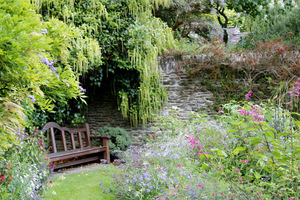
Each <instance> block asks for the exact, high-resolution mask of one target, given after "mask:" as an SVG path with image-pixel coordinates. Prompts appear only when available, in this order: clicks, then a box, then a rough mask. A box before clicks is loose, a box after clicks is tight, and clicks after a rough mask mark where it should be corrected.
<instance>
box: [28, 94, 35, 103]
mask: <svg viewBox="0 0 300 200" xmlns="http://www.w3.org/2000/svg"><path fill="white" fill-rule="evenodd" d="M28 97H29V98H30V99H31V101H32V103H34V102H35V98H34V95H28Z"/></svg>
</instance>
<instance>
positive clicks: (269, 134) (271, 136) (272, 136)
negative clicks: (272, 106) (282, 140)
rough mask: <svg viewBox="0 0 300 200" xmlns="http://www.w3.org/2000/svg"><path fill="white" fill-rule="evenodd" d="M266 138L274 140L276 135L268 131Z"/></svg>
mask: <svg viewBox="0 0 300 200" xmlns="http://www.w3.org/2000/svg"><path fill="white" fill-rule="evenodd" d="M266 137H269V138H272V139H274V133H273V132H272V131H267V132H266Z"/></svg>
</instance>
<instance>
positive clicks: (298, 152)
mask: <svg viewBox="0 0 300 200" xmlns="http://www.w3.org/2000/svg"><path fill="white" fill-rule="evenodd" d="M297 154H299V155H300V150H297V151H294V153H293V154H292V155H297Z"/></svg>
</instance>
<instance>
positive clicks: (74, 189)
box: [45, 165, 118, 200]
mask: <svg viewBox="0 0 300 200" xmlns="http://www.w3.org/2000/svg"><path fill="white" fill-rule="evenodd" d="M117 170H118V169H117V168H116V167H114V166H113V165H109V166H107V167H103V168H101V169H96V170H91V171H85V172H80V173H76V174H68V175H65V176H58V177H56V178H55V179H54V180H53V183H52V186H51V187H50V188H49V189H48V191H47V192H46V195H45V199H47V200H50V199H51V200H56V199H57V200H64V199H65V200H77V199H78V200H83V199H84V200H89V199H91V200H92V199H93V200H96V199H105V200H110V199H112V200H113V199H116V198H115V196H114V195H113V194H112V193H108V194H104V193H103V190H102V189H101V188H100V186H99V183H100V182H101V183H102V185H103V186H104V187H105V188H107V189H108V188H109V186H110V185H111V184H112V181H113V179H112V176H111V174H112V173H111V172H116V171H117ZM55 193H56V194H55Z"/></svg>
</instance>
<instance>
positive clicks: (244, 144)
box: [210, 102, 300, 199]
mask: <svg viewBox="0 0 300 200" xmlns="http://www.w3.org/2000/svg"><path fill="white" fill-rule="evenodd" d="M223 111H225V115H222V116H221V118H220V122H222V123H224V127H225V128H226V129H227V130H228V131H230V132H231V133H232V137H233V138H236V139H235V142H234V143H233V144H231V145H230V146H231V147H230V150H225V151H224V150H222V149H218V148H214V152H215V153H214V154H213V155H212V157H211V158H210V159H211V161H213V160H214V161H215V162H217V163H218V164H217V166H223V167H224V168H222V170H221V171H220V173H219V174H218V175H220V176H222V177H224V178H225V179H226V180H228V181H230V182H231V183H232V184H233V187H234V186H235V185H237V184H240V183H247V182H251V183H252V184H253V186H251V187H249V186H246V187H243V186H241V185H240V186H239V188H240V189H241V190H244V191H245V192H246V194H247V192H249V190H257V191H260V193H262V194H264V195H262V197H265V198H270V197H271V198H280V196H281V195H280V193H281V194H284V195H283V196H284V197H286V198H287V197H293V198H295V199H297V198H299V195H300V194H299V184H298V183H299V178H300V177H299V168H298V166H299V160H300V158H299V150H300V146H299V126H298V124H299V123H298V121H295V120H294V119H293V118H292V117H291V113H289V112H287V111H285V110H282V109H280V108H279V107H273V106H272V105H271V106H270V105H262V106H259V105H254V104H252V103H248V102H243V103H242V104H240V105H239V104H236V103H234V102H233V103H230V104H226V105H224V106H223ZM220 152H222V153H220ZM245 160H247V162H245ZM233 165H235V166H234V167H233ZM234 169H238V170H236V172H232V171H233V170H234ZM250 169H251V170H250ZM238 180H240V181H238ZM239 182H240V183H239ZM293 183H295V184H293ZM252 184H251V185H252ZM248 187H249V188H248ZM279 191H281V192H279ZM247 195H249V193H248V194H247Z"/></svg>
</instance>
